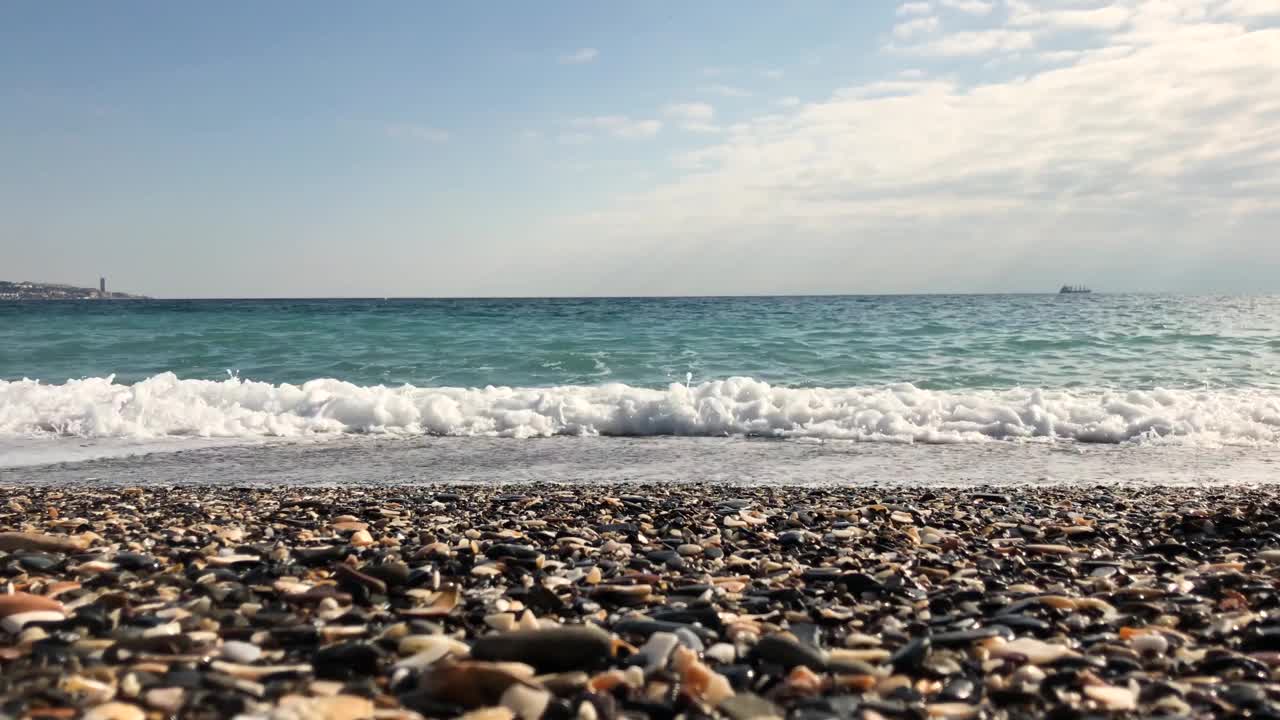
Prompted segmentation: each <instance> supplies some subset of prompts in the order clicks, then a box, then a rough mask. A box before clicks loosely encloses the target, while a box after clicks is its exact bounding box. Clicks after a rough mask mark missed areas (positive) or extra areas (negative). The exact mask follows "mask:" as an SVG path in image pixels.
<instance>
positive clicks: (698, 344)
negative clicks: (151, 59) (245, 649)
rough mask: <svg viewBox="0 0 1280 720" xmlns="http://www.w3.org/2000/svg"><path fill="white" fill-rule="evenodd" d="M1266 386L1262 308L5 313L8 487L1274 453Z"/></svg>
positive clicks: (880, 305)
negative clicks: (265, 463)
mask: <svg viewBox="0 0 1280 720" xmlns="http://www.w3.org/2000/svg"><path fill="white" fill-rule="evenodd" d="M1278 373H1280V298H1276V297H1179V296H1152V295H1103V294H1098V295H1075V296H1065V297H1063V296H1057V295H1022V296H918V297H911V296H894V297H787V298H670V299H557V300H390V301H387V300H320V301H311V300H307V301H287V300H279V301H275V300H273V301H172V302H170V301H157V302H66V303H61V302H59V303H9V304H0V465H3V464H5V462H6V459H5V457H3V455H5V454H6V453H7V454H8V455H9V456H10V458H12V457H14V456H15V453H17V452H18V450H21V451H22V452H24V453H27V454H28V455H29V454H30V451H31V447H32V445H31V443H33V442H34V443H36V445H38V449H39V453H38V454H41V457H46V456H48V457H54V458H66V457H71V456H73V455H75V454H76V453H79V452H80V450H78V449H77V448H83V447H93V448H96V449H95V452H99V449H100V448H101V446H102V444H103V443H106V442H107V441H112V442H116V443H117V445H118V446H117V447H114V448H110V451H111V452H113V453H116V452H122V450H121V449H120V448H121V447H123V448H125V450H127V451H132V450H134V449H136V448H137V447H151V446H152V445H153V444H154V443H157V442H160V443H165V442H169V441H173V440H184V441H186V440H191V441H196V440H198V441H217V442H231V443H248V442H261V441H269V440H286V439H287V440H310V439H323V440H333V439H335V438H348V439H350V438H352V437H366V436H377V437H381V438H387V439H401V440H403V439H406V438H424V437H461V438H476V437H491V438H534V437H541V438H546V437H554V436H568V437H594V436H608V437H615V438H616V437H644V436H685V437H703V438H723V437H737V438H780V439H789V440H793V441H797V442H831V441H849V442H857V443H880V444H884V443H896V444H921V445H934V446H937V445H957V444H959V445H965V444H983V443H991V442H1005V444H1009V443H1010V442H1013V443H1027V442H1031V443H1041V444H1049V445H1055V444H1058V443H1073V444H1076V445H1080V444H1108V445H1133V446H1139V445H1141V446H1149V445H1168V444H1174V445H1185V446H1195V447H1197V448H1203V447H1225V446H1231V447H1237V448H1254V449H1267V450H1271V449H1275V448H1280V374H1278ZM468 447H479V446H478V445H471V446H468ZM15 448H16V449H15ZM49 448H54V452H53V453H52V454H51V455H50V454H48V453H47V452H46V451H47V450H48V449H49ZM72 451H74V452H72ZM101 452H106V451H105V450H102V451H101ZM9 462H10V464H12V461H9Z"/></svg>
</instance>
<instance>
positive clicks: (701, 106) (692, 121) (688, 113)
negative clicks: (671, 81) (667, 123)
mask: <svg viewBox="0 0 1280 720" xmlns="http://www.w3.org/2000/svg"><path fill="white" fill-rule="evenodd" d="M663 114H665V115H666V116H667V117H669V118H672V120H674V121H675V122H677V123H678V124H679V125H680V127H681V128H683V129H684V130H688V131H689V132H706V133H712V132H719V131H720V128H719V126H717V125H716V124H715V123H714V121H715V117H716V109H715V108H714V107H712V106H711V105H709V104H708V103H698V102H692V103H674V104H671V105H668V106H666V107H665V108H663Z"/></svg>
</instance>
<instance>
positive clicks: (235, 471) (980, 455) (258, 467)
mask: <svg viewBox="0 0 1280 720" xmlns="http://www.w3.org/2000/svg"><path fill="white" fill-rule="evenodd" d="M1278 476H1280V450H1276V449H1265V450H1264V449H1258V448H1219V449H1213V450H1206V449H1203V448H1195V447H1183V446H1145V447H1125V446H1114V445H1112V446H1107V445H1083V444H1077V443H1063V444H1059V445H1055V446H1050V445H1046V444H1033V443H990V444H984V445H975V444H970V445H947V446H921V445H889V444H866V443H850V442H822V443H819V442H796V441H789V440H763V439H744V438H674V437H656V438H655V437H647V438H564V437H556V438H542V439H534V440H518V441H517V440H509V439H504V438H453V437H421V438H414V439H397V440H388V439H380V438H372V437H353V438H346V439H340V440H334V441H330V442H322V443H306V444H298V443H266V444H260V445H254V446H224V447H206V448H201V449H194V450H186V451H181V452H158V453H153V454H148V455H141V456H132V457H113V458H106V459H100V460H92V461H80V462H66V463H54V464H45V465H41V466H31V467H18V468H0V485H22V484H40V485H46V484H55V485H56V484H67V485H81V484H86V483H89V484H99V483H100V484H107V485H150V484H164V485H169V484H201V485H337V486H348V485H386V484H391V485H404V484H417V483H425V482H440V483H494V482H497V483H514V482H556V483H630V482H709V483H714V484H723V485H737V484H742V485H761V484H768V485H938V486H967V485H1028V484H1030V485H1043V484H1056V485H1081V486H1090V485H1099V484H1101V485H1113V484H1154V485H1182V486H1186V485H1193V486H1206V485H1254V484H1263V483H1271V482H1275V481H1276V480H1277V479H1278Z"/></svg>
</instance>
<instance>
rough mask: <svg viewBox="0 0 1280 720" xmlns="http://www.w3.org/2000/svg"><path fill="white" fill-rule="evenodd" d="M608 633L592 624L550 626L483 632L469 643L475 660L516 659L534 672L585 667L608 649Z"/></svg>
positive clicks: (597, 661)
mask: <svg viewBox="0 0 1280 720" xmlns="http://www.w3.org/2000/svg"><path fill="white" fill-rule="evenodd" d="M612 649H613V642H612V640H611V639H610V637H609V634H608V633H607V632H605V631H603V630H601V629H600V628H598V627H595V626H592V625H577V626H564V627H552V628H545V629H538V630H517V631H515V632H509V633H500V634H496V635H486V636H484V637H481V638H478V639H477V640H476V641H475V642H474V643H473V644H472V646H471V656H472V657H473V658H475V659H476V660H496V661H504V662H519V663H525V664H527V665H530V666H532V667H533V668H535V669H536V670H537V671H538V672H543V673H553V672H567V671H570V670H587V669H592V668H594V667H595V666H597V665H599V664H600V663H602V662H603V661H604V660H605V659H607V658H608V657H609V656H610V654H611V653H612Z"/></svg>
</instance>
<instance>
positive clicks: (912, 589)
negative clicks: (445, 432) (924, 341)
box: [0, 484, 1280, 720]
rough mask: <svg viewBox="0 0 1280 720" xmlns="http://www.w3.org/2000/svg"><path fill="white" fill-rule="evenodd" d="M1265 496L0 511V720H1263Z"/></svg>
mask: <svg viewBox="0 0 1280 720" xmlns="http://www.w3.org/2000/svg"><path fill="white" fill-rule="evenodd" d="M1278 501H1280V492H1277V491H1276V490H1274V489H1248V488H1226V489H1202V490H1196V489H1173V488H1143V487H1137V486H1126V487H1119V488H1117V487H1109V488H1074V489H1047V488H1018V487H1000V488H966V489H946V488H919V489H896V488H895V489H893V490H877V489H875V488H798V487H797V488H788V487H736V488H722V487H712V486H706V485H698V484H663V485H641V484H632V485H599V486H568V485H517V486H513V485H486V486H448V485H439V486H431V485H416V486H411V487H376V488H373V487H371V488H355V489H342V490H338V489H316V488H307V489H300V488H277V489H271V488H240V489H237V488H201V487H171V488H146V489H143V488H95V489H91V490H84V489H74V490H73V489H68V488H12V489H8V490H3V491H0V529H2V530H3V531H4V532H2V533H0V568H2V569H3V576H4V577H3V581H4V588H3V590H4V594H3V595H0V626H2V627H0V633H2V634H0V669H2V670H3V672H2V673H0V715H3V716H7V717H30V718H75V717H83V718H88V719H91V720H104V719H107V720H140V719H142V718H168V717H190V718H215V717H240V718H246V719H247V718H279V719H284V718H329V719H334V720H338V719H342V718H406V719H408V718H419V717H423V718H453V717H466V718H471V719H473V720H481V719H483V720H512V719H514V718H519V719H520V720H537V719H538V718H548V719H555V720H569V719H578V720H611V719H613V718H636V719H646V718H647V719H651V720H665V719H668V718H677V717H690V718H692V717H707V718H729V719H731V720H752V719H756V718H797V719H802V720H822V719H825V718H841V719H844V718H867V719H868V720H870V719H874V718H957V719H963V718H1018V717H1056V718H1076V717H1153V716H1163V717H1223V716H1235V717H1276V716H1280V685H1276V684H1275V682H1274V680H1275V678H1276V677H1277V672H1278V671H1277V668H1280V613H1278V612H1277V610H1276V608H1277V605H1278V602H1277V590H1276V578H1277V577H1278V576H1280V533H1278V531H1280V515H1278V514H1277V509H1278V508H1280V504H1278Z"/></svg>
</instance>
